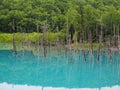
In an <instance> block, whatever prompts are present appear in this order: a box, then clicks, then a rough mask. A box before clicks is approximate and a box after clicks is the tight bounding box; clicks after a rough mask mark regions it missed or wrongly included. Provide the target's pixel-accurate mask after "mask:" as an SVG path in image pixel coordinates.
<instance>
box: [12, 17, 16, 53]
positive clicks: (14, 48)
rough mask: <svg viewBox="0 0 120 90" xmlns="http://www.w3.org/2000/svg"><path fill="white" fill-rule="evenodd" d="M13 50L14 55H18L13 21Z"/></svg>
mask: <svg viewBox="0 0 120 90" xmlns="http://www.w3.org/2000/svg"><path fill="white" fill-rule="evenodd" d="M12 27H13V50H14V54H15V55H17V50H16V40H15V21H14V19H13V25H12Z"/></svg>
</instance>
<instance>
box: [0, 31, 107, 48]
mask: <svg viewBox="0 0 120 90" xmlns="http://www.w3.org/2000/svg"><path fill="white" fill-rule="evenodd" d="M58 37H59V39H60V41H62V42H63V41H64V40H65V34H64V33H62V32H59V33H51V32H48V33H46V36H45V39H46V40H47V42H51V43H54V44H55V42H56V41H57V38H58ZM42 39H43V33H36V32H33V33H24V34H23V33H15V41H16V44H17V46H18V47H19V45H20V47H21V45H22V40H24V42H25V43H26V46H27V45H28V42H29V41H31V42H32V43H33V44H34V43H35V42H38V41H40V42H41V41H42ZM12 42H13V34H10V33H0V49H12V48H13V46H12ZM6 44H7V45H6ZM89 45H90V44H89V43H88V42H85V43H84V47H85V49H87V50H89ZM66 46H67V47H68V48H69V45H66ZM98 46H99V44H98V43H96V42H94V43H93V48H94V50H97V49H98ZM71 47H72V49H81V45H80V43H78V44H77V45H76V44H74V43H73V44H71ZM105 47H106V45H105V44H104V43H103V49H105Z"/></svg>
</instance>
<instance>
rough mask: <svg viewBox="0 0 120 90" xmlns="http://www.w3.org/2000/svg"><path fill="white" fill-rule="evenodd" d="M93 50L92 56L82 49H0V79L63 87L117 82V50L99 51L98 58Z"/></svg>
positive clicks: (119, 81)
mask: <svg viewBox="0 0 120 90" xmlns="http://www.w3.org/2000/svg"><path fill="white" fill-rule="evenodd" d="M97 56H98V55H97V52H94V59H92V57H91V54H90V53H89V52H87V53H86V61H85V59H84V55H83V53H82V51H78V52H74V51H73V52H72V54H71V53H70V52H67V53H66V52H65V51H62V52H61V54H60V55H58V53H57V52H55V51H50V52H48V53H47V57H44V55H43V52H39V54H34V53H33V52H31V51H24V52H23V51H19V52H18V53H17V55H14V52H13V51H12V50H0V83H4V82H6V83H8V84H14V85H25V84H27V85H31V86H43V87H65V88H101V87H112V86H115V85H120V53H119V52H117V51H116V52H115V51H114V52H112V59H110V56H109V55H108V52H107V51H103V52H102V56H100V60H99V61H98V58H97Z"/></svg>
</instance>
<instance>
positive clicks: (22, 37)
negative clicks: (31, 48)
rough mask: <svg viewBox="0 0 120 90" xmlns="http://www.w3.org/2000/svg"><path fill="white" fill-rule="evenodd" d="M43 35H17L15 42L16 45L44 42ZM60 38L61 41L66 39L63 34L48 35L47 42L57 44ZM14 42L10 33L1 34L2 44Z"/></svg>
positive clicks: (34, 33) (0, 41)
mask: <svg viewBox="0 0 120 90" xmlns="http://www.w3.org/2000/svg"><path fill="white" fill-rule="evenodd" d="M42 37H43V34H42V33H36V32H33V33H24V34H23V33H15V41H16V43H21V42H22V40H24V42H28V41H31V42H33V43H34V42H37V41H38V40H42ZM58 37H59V38H60V40H61V41H63V40H64V39H65V35H64V34H63V33H49V32H48V33H46V36H45V38H46V40H47V41H48V42H55V41H56V40H57V38H58ZM12 41H13V34H10V33H0V43H12Z"/></svg>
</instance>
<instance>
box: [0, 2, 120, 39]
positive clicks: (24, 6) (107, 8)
mask: <svg viewBox="0 0 120 90" xmlns="http://www.w3.org/2000/svg"><path fill="white" fill-rule="evenodd" d="M45 23H47V28H48V29H47V30H48V31H49V32H62V33H66V34H68V35H70V36H71V39H72V40H74V38H75V37H77V38H78V39H77V40H78V41H79V38H80V37H81V36H84V37H83V38H84V39H88V38H89V37H90V36H89V35H90V34H91V35H92V38H94V39H93V40H96V38H98V35H99V34H100V33H101V31H102V35H103V38H105V37H109V36H110V37H111V36H115V35H117V34H119V27H120V0H0V32H7V33H12V32H27V33H30V32H43V25H44V24H45Z"/></svg>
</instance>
